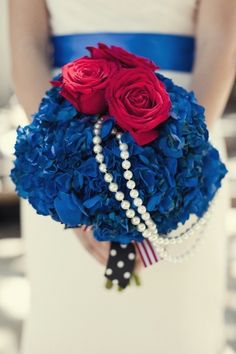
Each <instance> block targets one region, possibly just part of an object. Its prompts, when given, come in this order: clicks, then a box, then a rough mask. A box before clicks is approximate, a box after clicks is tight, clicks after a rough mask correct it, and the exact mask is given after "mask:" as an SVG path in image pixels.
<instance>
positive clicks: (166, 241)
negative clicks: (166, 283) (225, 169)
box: [93, 119, 210, 263]
mask: <svg viewBox="0 0 236 354" xmlns="http://www.w3.org/2000/svg"><path fill="white" fill-rule="evenodd" d="M101 125H102V120H101V119H99V120H98V121H97V123H96V124H95V126H94V138H93V143H94V148H93V150H94V153H95V154H96V160H97V162H98V163H99V170H100V171H101V172H102V173H103V174H104V180H105V181H106V182H107V183H108V188H109V190H110V191H111V192H113V193H115V198H116V200H117V201H119V202H120V203H121V208H122V209H123V210H126V217H127V218H129V219H131V223H132V224H133V225H134V226H136V228H137V230H138V231H139V232H141V233H142V235H143V237H145V238H148V239H149V240H150V242H151V243H152V244H153V247H154V248H155V249H156V250H157V252H158V253H159V255H160V257H161V258H162V259H165V260H168V261H171V262H174V263H176V262H182V261H183V260H184V259H185V258H188V256H189V255H190V254H192V251H193V250H194V249H195V248H196V244H197V243H199V238H198V239H197V240H196V242H195V244H194V245H193V246H192V249H191V251H187V252H185V253H184V254H182V255H180V256H174V257H173V256H171V255H170V254H169V253H168V252H167V251H166V249H165V248H164V247H162V246H161V245H164V246H167V245H174V244H176V243H182V242H183V241H185V240H187V239H188V238H189V237H190V236H192V235H193V234H194V233H195V231H198V232H199V233H200V232H202V231H203V228H204V227H205V224H206V222H207V220H208V219H209V215H210V211H207V212H206V213H205V215H204V217H203V218H201V219H198V220H197V221H196V222H195V223H194V224H193V225H192V226H191V227H190V228H188V229H187V230H185V231H184V232H182V233H181V234H180V235H179V236H177V237H172V236H170V234H167V235H165V236H163V237H161V236H159V235H158V232H157V228H156V225H155V223H154V221H153V220H152V219H151V216H150V214H149V213H148V212H147V210H146V207H145V206H144V205H143V201H142V199H141V198H140V197H139V192H138V191H137V190H136V189H135V186H136V184H135V181H134V180H133V179H132V177H133V173H132V171H130V168H131V163H130V161H129V160H128V158H129V152H128V145H127V144H125V143H122V140H121V137H122V135H121V133H117V131H116V129H113V131H112V133H113V134H114V135H116V138H117V140H118V142H119V148H120V157H121V159H122V160H123V161H122V168H123V169H124V174H123V175H124V178H125V179H126V180H127V182H126V186H127V188H128V189H130V197H131V198H132V199H133V203H134V205H135V207H136V208H137V212H138V214H139V215H140V217H141V218H140V217H139V216H137V215H136V213H135V210H134V209H132V208H130V202H129V201H128V200H125V198H124V197H125V196H124V193H123V192H121V191H119V190H118V185H117V184H116V183H114V182H113V176H112V174H111V173H109V172H108V171H107V166H106V164H105V163H104V155H103V154H102V146H101V142H102V140H101V137H100V136H99V135H100V130H101ZM141 219H142V220H143V221H144V222H141Z"/></svg>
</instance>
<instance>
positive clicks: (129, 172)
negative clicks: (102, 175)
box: [124, 170, 133, 179]
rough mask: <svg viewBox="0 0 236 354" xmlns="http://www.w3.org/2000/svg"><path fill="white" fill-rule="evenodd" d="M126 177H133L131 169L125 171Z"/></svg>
mask: <svg viewBox="0 0 236 354" xmlns="http://www.w3.org/2000/svg"><path fill="white" fill-rule="evenodd" d="M124 177H125V179H131V178H132V177H133V173H132V172H131V171H129V170H127V171H125V172H124Z"/></svg>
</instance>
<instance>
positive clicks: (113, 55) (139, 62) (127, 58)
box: [87, 43, 158, 71]
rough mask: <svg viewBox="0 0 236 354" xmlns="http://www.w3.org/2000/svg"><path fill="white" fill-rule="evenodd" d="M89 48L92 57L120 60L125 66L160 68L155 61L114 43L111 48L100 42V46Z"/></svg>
mask: <svg viewBox="0 0 236 354" xmlns="http://www.w3.org/2000/svg"><path fill="white" fill-rule="evenodd" d="M87 49H88V50H89V52H90V54H91V57H92V58H94V59H107V60H111V61H115V62H119V64H120V65H121V66H122V67H123V68H137V67H141V68H146V69H149V70H153V71H154V70H156V69H158V66H157V65H156V64H155V63H153V62H152V61H151V60H148V59H146V58H142V57H139V56H137V55H134V54H131V53H129V52H127V51H126V50H124V49H123V48H120V47H116V46H114V45H112V46H111V47H110V48H109V47H108V46H107V45H106V44H104V43H99V44H98V48H96V47H87Z"/></svg>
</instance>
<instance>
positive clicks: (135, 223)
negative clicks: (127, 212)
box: [131, 216, 141, 226]
mask: <svg viewBox="0 0 236 354" xmlns="http://www.w3.org/2000/svg"><path fill="white" fill-rule="evenodd" d="M140 221H141V220H140V218H139V217H138V216H135V217H134V218H132V219H131V223H132V224H133V225H135V226H136V225H138V224H139V223H140Z"/></svg>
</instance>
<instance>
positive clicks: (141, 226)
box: [137, 223, 146, 232]
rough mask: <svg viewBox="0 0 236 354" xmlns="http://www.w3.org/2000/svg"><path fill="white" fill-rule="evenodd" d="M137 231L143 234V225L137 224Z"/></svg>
mask: <svg viewBox="0 0 236 354" xmlns="http://www.w3.org/2000/svg"><path fill="white" fill-rule="evenodd" d="M137 229H138V231H139V232H144V230H146V226H145V224H143V223H140V224H138V226H137Z"/></svg>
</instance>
